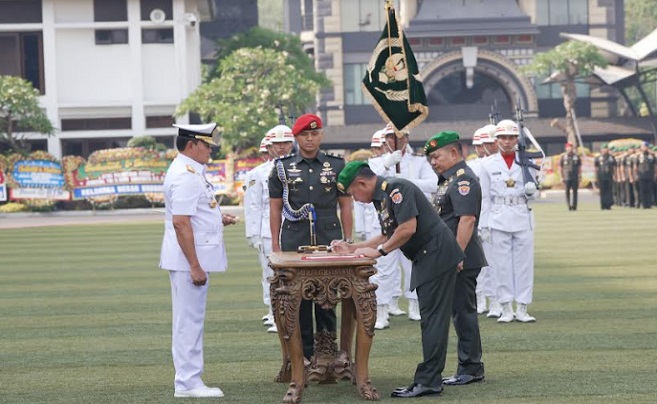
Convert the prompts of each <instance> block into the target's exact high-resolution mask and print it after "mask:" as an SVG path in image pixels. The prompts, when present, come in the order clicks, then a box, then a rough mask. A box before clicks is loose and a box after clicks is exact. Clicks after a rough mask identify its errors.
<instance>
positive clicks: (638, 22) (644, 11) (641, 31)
mask: <svg viewBox="0 0 657 404" xmlns="http://www.w3.org/2000/svg"><path fill="white" fill-rule="evenodd" d="M655 28H657V4H656V3H655V0H625V44H626V45H627V46H632V45H634V44H635V43H636V42H638V41H639V40H641V39H643V38H644V37H645V36H646V35H648V34H649V33H651V32H652V31H654V30H655Z"/></svg>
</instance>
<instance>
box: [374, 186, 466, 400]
mask: <svg viewBox="0 0 657 404" xmlns="http://www.w3.org/2000/svg"><path fill="white" fill-rule="evenodd" d="M372 202H373V203H374V206H375V208H376V210H377V212H378V214H379V221H380V222H381V231H382V233H383V234H384V235H386V236H387V237H388V238H389V237H391V236H392V234H393V233H394V231H395V229H396V228H397V226H398V225H399V224H400V223H404V222H406V221H408V220H411V219H413V218H416V219H417V228H416V231H415V234H413V236H411V238H410V240H408V242H406V244H404V245H403V246H401V247H400V249H401V251H402V252H403V253H404V255H405V256H406V257H407V258H408V259H410V260H411V261H413V270H412V272H411V286H410V289H411V290H417V296H418V302H419V306H420V316H421V317H422V320H421V329H422V354H423V359H424V361H423V362H422V363H420V364H418V366H417V369H416V371H415V377H414V382H415V383H416V384H420V385H423V386H427V387H430V388H440V387H441V385H442V371H443V369H444V368H445V357H446V355H447V341H448V337H449V322H450V313H451V308H452V300H453V294H454V283H455V281H456V274H457V269H456V267H457V265H458V264H459V263H460V262H461V261H463V259H464V258H465V255H464V254H463V251H461V248H460V247H459V245H458V243H457V242H456V239H455V238H454V235H453V234H452V232H450V231H449V228H448V227H447V225H446V224H445V223H444V222H443V221H442V220H441V219H440V217H439V216H438V214H437V213H436V212H435V211H434V209H433V207H432V206H431V203H430V202H429V200H427V198H426V196H424V194H423V193H422V191H421V190H420V189H419V188H418V187H417V186H416V185H414V184H413V183H411V182H410V181H408V180H405V179H403V178H395V177H390V178H383V177H377V180H376V188H375V191H374V195H373V196H372Z"/></svg>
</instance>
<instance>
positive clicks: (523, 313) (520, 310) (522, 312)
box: [516, 303, 536, 323]
mask: <svg viewBox="0 0 657 404" xmlns="http://www.w3.org/2000/svg"><path fill="white" fill-rule="evenodd" d="M516 321H520V322H521V323H533V322H534V321H536V318H535V317H532V316H530V315H529V314H528V313H527V305H526V304H523V303H517V305H516Z"/></svg>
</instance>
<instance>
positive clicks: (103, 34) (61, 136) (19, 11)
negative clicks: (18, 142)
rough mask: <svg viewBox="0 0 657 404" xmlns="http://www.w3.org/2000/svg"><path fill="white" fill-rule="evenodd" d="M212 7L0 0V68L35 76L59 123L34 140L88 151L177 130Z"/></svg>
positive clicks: (124, 0) (174, 0) (149, 0)
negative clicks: (176, 119) (50, 133)
mask: <svg viewBox="0 0 657 404" xmlns="http://www.w3.org/2000/svg"><path fill="white" fill-rule="evenodd" d="M214 15H215V6H214V2H213V1H212V0H83V1H80V0H2V1H0V74H11V75H17V76H22V77H24V78H26V79H27V80H29V81H31V82H32V84H33V85H34V87H35V88H37V89H39V91H40V92H41V94H42V96H41V99H40V102H41V105H42V107H43V108H44V109H45V111H46V113H47V115H48V117H49V119H50V120H51V122H52V123H53V125H54V126H55V127H56V134H55V136H51V137H47V138H46V137H43V136H42V135H39V134H27V137H28V138H29V139H30V143H31V144H32V147H33V149H40V150H47V151H48V152H50V153H51V154H53V155H55V156H57V157H61V156H62V155H71V154H72V155H82V156H88V155H89V154H90V153H91V152H93V151H94V150H98V149H104V148H111V147H122V146H125V145H126V143H127V141H128V140H129V139H130V138H132V137H134V136H139V135H150V136H166V137H167V138H171V136H172V130H171V124H172V123H174V118H173V114H174V111H175V109H176V107H177V105H178V104H179V103H180V102H181V101H182V100H183V99H185V98H186V97H187V96H188V95H189V94H190V93H191V92H192V91H193V90H194V89H195V88H196V87H197V86H198V85H199V84H200V82H201V55H200V33H199V26H200V22H201V21H207V20H211V19H212V18H214ZM187 120H188V118H187V117H182V118H180V119H179V122H186V121H187Z"/></svg>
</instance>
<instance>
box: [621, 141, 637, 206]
mask: <svg viewBox="0 0 657 404" xmlns="http://www.w3.org/2000/svg"><path fill="white" fill-rule="evenodd" d="M635 154H636V146H634V145H632V146H630V148H629V150H628V152H627V154H625V160H624V163H625V164H624V165H625V179H626V183H627V195H628V204H629V205H628V206H629V207H631V208H634V207H637V208H639V207H641V205H640V202H639V192H638V191H639V183H638V182H637V179H636V177H635V172H634V158H635Z"/></svg>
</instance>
